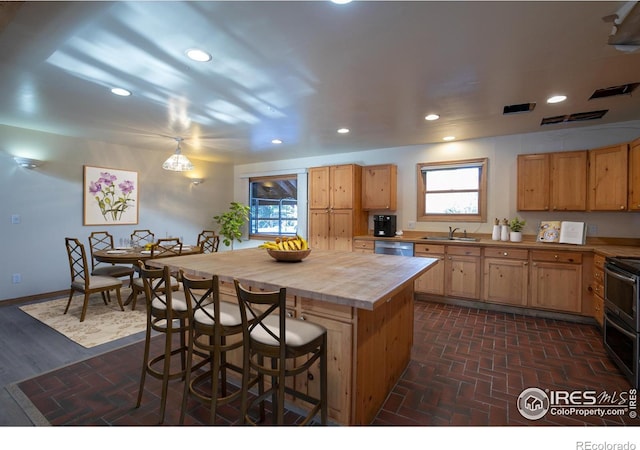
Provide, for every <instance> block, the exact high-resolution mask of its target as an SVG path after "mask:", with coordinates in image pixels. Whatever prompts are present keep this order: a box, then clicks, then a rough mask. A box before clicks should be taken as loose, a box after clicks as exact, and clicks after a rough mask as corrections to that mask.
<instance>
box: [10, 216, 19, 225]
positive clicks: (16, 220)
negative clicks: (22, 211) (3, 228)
mask: <svg viewBox="0 0 640 450" xmlns="http://www.w3.org/2000/svg"><path fill="white" fill-rule="evenodd" d="M11 223H12V224H13V225H18V224H19V223H20V215H19V214H11Z"/></svg>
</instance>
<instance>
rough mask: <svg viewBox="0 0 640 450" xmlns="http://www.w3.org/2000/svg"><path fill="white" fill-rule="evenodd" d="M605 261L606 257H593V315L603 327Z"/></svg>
mask: <svg viewBox="0 0 640 450" xmlns="http://www.w3.org/2000/svg"><path fill="white" fill-rule="evenodd" d="M604 262H605V257H604V256H602V255H594V257H593V281H592V286H591V287H592V293H593V317H594V318H595V319H596V322H598V324H599V325H600V328H602V325H603V322H604Z"/></svg>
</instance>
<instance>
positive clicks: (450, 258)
mask: <svg viewBox="0 0 640 450" xmlns="http://www.w3.org/2000/svg"><path fill="white" fill-rule="evenodd" d="M480 253H481V252H480V247H467V246H453V245H449V246H447V254H446V256H445V265H444V272H445V279H444V283H445V295H447V296H449V297H461V298H472V299H479V298H480V272H481V261H480Z"/></svg>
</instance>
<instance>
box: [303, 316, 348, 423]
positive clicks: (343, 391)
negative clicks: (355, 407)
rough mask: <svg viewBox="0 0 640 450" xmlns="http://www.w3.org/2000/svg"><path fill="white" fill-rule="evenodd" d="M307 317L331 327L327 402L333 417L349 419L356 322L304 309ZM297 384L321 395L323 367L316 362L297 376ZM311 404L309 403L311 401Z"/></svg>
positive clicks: (310, 392)
mask: <svg viewBox="0 0 640 450" xmlns="http://www.w3.org/2000/svg"><path fill="white" fill-rule="evenodd" d="M301 317H302V318H304V319H305V320H309V321H310V322H313V323H317V324H318V325H322V326H323V327H325V328H326V329H327V397H328V398H327V405H328V407H329V411H328V413H329V417H330V418H331V419H333V420H335V421H337V422H338V423H349V421H350V417H349V416H350V414H351V409H350V404H349V400H350V399H351V382H352V376H351V373H352V362H353V336H352V333H353V325H351V324H350V323H345V322H340V321H337V320H333V319H329V318H326V317H322V316H317V315H314V314H309V313H306V312H303V313H302V315H301ZM295 383H296V388H297V389H298V390H300V391H302V392H307V393H308V394H309V395H311V396H313V397H316V398H319V397H320V367H319V364H317V363H316V364H314V365H313V366H312V367H311V368H310V369H309V371H308V372H305V373H302V374H301V375H298V376H296V380H295ZM307 407H308V405H307Z"/></svg>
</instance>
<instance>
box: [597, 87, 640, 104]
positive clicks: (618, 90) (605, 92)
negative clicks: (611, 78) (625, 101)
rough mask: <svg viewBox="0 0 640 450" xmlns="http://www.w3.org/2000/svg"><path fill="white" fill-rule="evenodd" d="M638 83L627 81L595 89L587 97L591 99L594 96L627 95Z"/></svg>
mask: <svg viewBox="0 0 640 450" xmlns="http://www.w3.org/2000/svg"><path fill="white" fill-rule="evenodd" d="M638 85H640V83H629V84H623V85H621V86H612V87H608V88H604V89H596V90H595V91H593V94H591V97H589V100H593V99H594V98H604V97H613V96H615V95H629V94H631V93H632V92H633V91H634V89H635V88H637V87H638Z"/></svg>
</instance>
